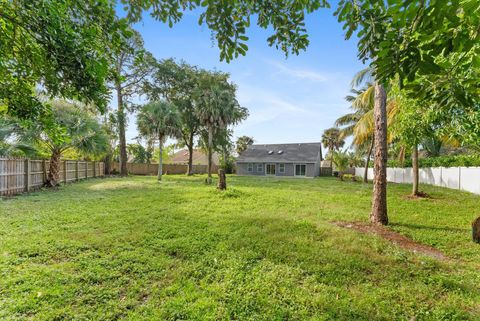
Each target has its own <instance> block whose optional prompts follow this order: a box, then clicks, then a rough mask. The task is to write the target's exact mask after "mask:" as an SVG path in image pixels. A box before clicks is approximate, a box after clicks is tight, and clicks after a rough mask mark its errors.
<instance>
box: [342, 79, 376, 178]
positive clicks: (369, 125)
mask: <svg viewBox="0 0 480 321" xmlns="http://www.w3.org/2000/svg"><path fill="white" fill-rule="evenodd" d="M374 88H375V87H374V86H372V85H371V84H369V85H368V86H367V87H364V88H362V89H360V90H357V89H352V90H351V92H352V94H353V95H349V96H347V97H345V99H346V100H347V101H348V102H350V103H351V107H350V108H351V109H352V110H353V112H352V113H349V114H346V115H343V116H341V117H340V118H338V119H337V120H336V122H335V125H336V126H344V127H343V128H341V129H340V133H341V136H342V137H348V136H353V144H354V145H356V146H357V147H359V148H361V149H366V148H365V146H366V145H368V146H369V147H368V152H367V159H366V162H365V171H364V174H363V181H364V182H365V183H367V181H368V180H367V174H368V165H369V162H370V157H371V155H372V151H373V146H374V143H375V141H374V137H373V136H374V135H373V134H374V129H375V127H374V119H373V100H374V99H373V98H374Z"/></svg>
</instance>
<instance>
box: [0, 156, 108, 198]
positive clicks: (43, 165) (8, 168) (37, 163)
mask: <svg viewBox="0 0 480 321" xmlns="http://www.w3.org/2000/svg"><path fill="white" fill-rule="evenodd" d="M49 167H50V162H49V161H47V160H32V159H11V158H0V195H15V194H19V193H23V192H28V191H31V190H34V189H38V188H40V187H42V186H43V185H44V184H45V182H46V180H47V175H48V170H49ZM104 173H105V166H104V163H103V162H87V161H70V160H65V161H61V163H60V177H59V181H60V182H63V183H65V184H66V183H68V182H74V181H78V180H81V179H86V178H91V177H101V176H104Z"/></svg>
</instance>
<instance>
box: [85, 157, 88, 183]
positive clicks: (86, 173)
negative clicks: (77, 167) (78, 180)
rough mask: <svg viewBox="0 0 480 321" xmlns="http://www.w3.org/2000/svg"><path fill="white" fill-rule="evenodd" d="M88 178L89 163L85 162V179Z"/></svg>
mask: <svg viewBox="0 0 480 321" xmlns="http://www.w3.org/2000/svg"><path fill="white" fill-rule="evenodd" d="M87 178H88V162H87V161H85V179H87Z"/></svg>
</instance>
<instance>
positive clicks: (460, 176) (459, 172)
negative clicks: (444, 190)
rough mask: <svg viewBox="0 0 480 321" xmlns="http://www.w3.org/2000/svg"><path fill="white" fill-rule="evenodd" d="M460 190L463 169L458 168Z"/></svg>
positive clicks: (459, 187) (460, 187)
mask: <svg viewBox="0 0 480 321" xmlns="http://www.w3.org/2000/svg"><path fill="white" fill-rule="evenodd" d="M458 189H459V190H460V189H462V168H461V167H460V166H458Z"/></svg>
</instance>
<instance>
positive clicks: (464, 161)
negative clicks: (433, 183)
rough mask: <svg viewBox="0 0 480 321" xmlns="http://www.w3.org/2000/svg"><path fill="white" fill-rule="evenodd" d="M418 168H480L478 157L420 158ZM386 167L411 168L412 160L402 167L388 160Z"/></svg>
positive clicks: (394, 161)
mask: <svg viewBox="0 0 480 321" xmlns="http://www.w3.org/2000/svg"><path fill="white" fill-rule="evenodd" d="M418 165H419V167H457V166H461V167H462V166H463V167H471V166H480V155H477V154H470V155H464V154H462V155H445V156H437V157H427V158H420V159H419V160H418ZM387 166H388V167H412V160H411V159H406V160H405V162H404V163H403V165H402V164H401V163H400V162H399V161H398V160H396V159H390V160H388V163H387Z"/></svg>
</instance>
